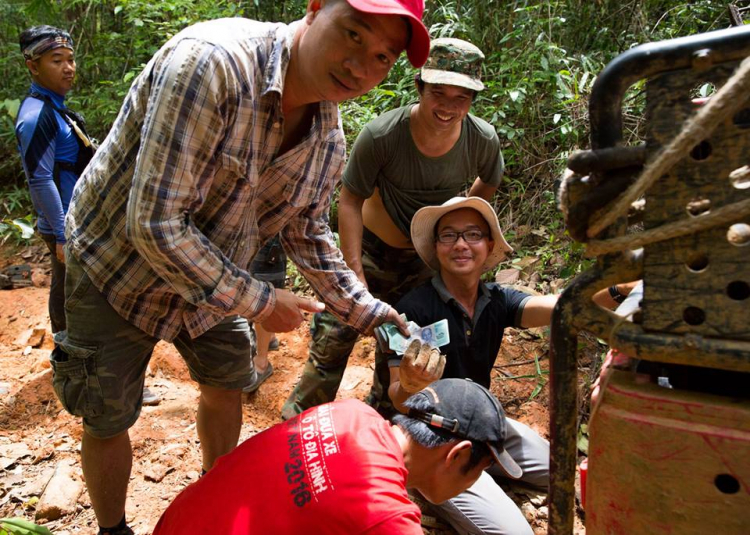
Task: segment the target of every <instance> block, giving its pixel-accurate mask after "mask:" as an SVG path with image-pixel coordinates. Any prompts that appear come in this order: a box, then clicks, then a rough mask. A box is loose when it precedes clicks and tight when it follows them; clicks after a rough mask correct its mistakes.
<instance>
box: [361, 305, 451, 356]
mask: <svg viewBox="0 0 750 535" xmlns="http://www.w3.org/2000/svg"><path fill="white" fill-rule="evenodd" d="M401 319H402V320H403V321H404V323H405V324H406V326H407V328H408V331H409V336H404V335H403V334H402V333H401V331H400V330H399V328H398V327H397V326H396V325H395V324H393V323H384V324H382V325H381V326H379V327H376V328H375V332H374V334H375V339H376V340H377V342H378V347H380V350H381V351H382V352H384V353H393V352H395V353H397V354H398V355H403V354H404V353H405V352H406V348H407V347H409V344H411V343H412V341H414V340H418V341H420V342H422V343H425V344H428V345H430V346H432V347H442V346H444V345H446V344H448V343H450V334H449V332H448V320H440V321H438V322H435V323H433V324H432V325H427V326H426V327H420V326H419V325H417V324H416V323H414V322H413V321H407V319H406V316H404V315H403V314H402V315H401Z"/></svg>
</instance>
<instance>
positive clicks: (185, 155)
mask: <svg viewBox="0 0 750 535" xmlns="http://www.w3.org/2000/svg"><path fill="white" fill-rule="evenodd" d="M151 77H152V88H151V92H150V95H149V102H148V109H147V113H146V118H145V122H144V125H143V129H142V132H141V148H140V151H139V153H138V157H137V163H136V168H135V174H134V176H133V184H132V190H131V192H130V200H129V202H128V209H127V219H126V231H127V233H128V237H129V239H130V240H131V241H132V243H133V245H134V247H135V248H136V250H137V251H138V252H139V253H140V254H141V255H142V256H143V257H144V258H145V259H146V261H147V262H148V263H149V265H150V266H151V267H152V268H153V270H154V271H156V273H157V274H158V275H159V276H160V277H161V278H163V279H164V280H165V281H167V282H168V283H169V284H170V285H171V286H172V287H173V288H174V290H175V291H176V292H177V293H179V294H180V295H181V296H182V297H183V298H184V299H185V300H186V301H188V302H189V303H192V304H193V305H195V306H197V307H199V308H201V309H204V310H207V311H209V312H212V313H216V314H221V315H229V314H239V315H242V316H246V317H253V318H254V319H256V320H263V319H265V318H266V317H267V316H268V315H269V314H270V313H271V311H272V310H273V307H274V304H275V294H274V292H273V291H272V290H271V287H270V285H269V284H268V283H264V282H261V281H258V280H255V279H253V278H252V277H250V275H249V274H248V273H247V272H246V271H245V270H242V269H240V268H239V267H237V266H236V265H234V264H233V263H232V262H231V261H230V260H229V259H227V258H226V257H225V256H224V255H223V254H222V252H221V251H220V250H219V249H218V248H217V247H216V246H215V245H213V244H212V243H211V242H210V241H209V240H208V238H207V237H206V236H205V235H204V234H203V233H201V231H200V230H199V229H198V228H197V226H196V225H195V222H194V221H193V220H192V218H191V215H192V214H193V213H194V212H196V211H197V210H198V209H199V208H200V207H201V206H202V204H203V202H204V200H205V199H206V197H207V196H208V195H209V190H210V188H211V185H212V180H213V178H214V173H215V171H216V163H215V162H216V160H217V157H216V154H217V152H218V150H219V149H220V147H221V143H222V140H223V138H224V136H225V134H226V132H227V128H228V125H229V124H231V122H232V120H233V119H234V117H235V114H236V112H237V106H238V102H239V99H240V95H239V94H238V91H239V90H240V89H239V88H241V87H242V84H241V83H239V82H238V81H237V80H235V78H236V74H235V73H234V72H233V70H232V68H231V65H230V63H229V61H228V60H227V58H226V57H225V55H224V53H223V51H222V50H221V49H220V48H218V47H215V46H213V45H210V44H207V43H205V42H204V41H202V40H200V39H183V40H180V41H178V42H177V43H176V44H175V46H174V47H173V48H171V49H170V48H167V49H163V55H162V57H160V58H157V59H156V61H155V63H154V65H153V69H152V71H151Z"/></svg>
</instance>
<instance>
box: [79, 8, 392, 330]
mask: <svg viewBox="0 0 750 535" xmlns="http://www.w3.org/2000/svg"><path fill="white" fill-rule="evenodd" d="M299 24H301V22H299V21H298V22H296V23H293V24H292V25H289V26H287V25H284V24H275V23H260V22H255V21H250V20H246V19H239V18H236V19H223V20H216V21H210V22H204V23H201V24H197V25H195V26H192V27H190V28H187V29H186V30H184V31H182V32H180V33H179V34H178V35H176V36H175V37H173V38H172V39H171V40H170V41H169V42H167V44H166V45H164V47H162V49H161V50H160V51H159V52H157V53H156V55H155V56H154V57H153V58H152V59H151V61H150V62H149V63H148V65H146V68H145V69H144V71H143V72H142V73H141V74H140V75H139V76H138V78H137V79H136V80H135V82H134V83H133V85H132V87H131V88H130V92H129V93H128V95H127V97H126V99H125V103H124V105H123V107H122V109H121V110H120V114H119V115H118V117H117V120H116V121H115V123H114V126H113V127H112V130H111V131H110V133H109V135H108V136H107V139H106V140H105V141H104V143H103V144H102V146H101V148H100V149H99V150H98V152H97V154H96V156H95V158H94V160H92V162H91V164H90V165H89V166H88V168H87V169H86V171H85V172H84V174H83V175H82V177H81V179H80V180H79V182H78V185H77V187H76V190H75V193H74V195H73V200H72V205H71V209H70V212H69V214H68V218H67V220H66V235H67V237H68V241H69V250H70V252H71V253H72V254H74V255H75V257H76V258H77V259H78V260H79V261H80V262H81V263H82V265H83V266H84V269H85V271H86V273H87V275H88V276H89V278H90V279H91V280H92V282H93V284H94V285H95V286H96V287H97V288H98V289H99V290H100V291H101V292H102V293H103V294H104V295H105V296H106V298H107V300H108V301H109V303H110V304H111V305H112V306H113V307H114V308H115V310H117V312H118V313H119V314H120V315H121V316H123V317H124V318H125V319H127V320H128V321H130V322H131V323H132V324H133V325H135V326H136V327H138V328H140V329H141V330H143V331H145V332H147V333H149V334H151V335H153V336H156V337H158V338H162V339H166V340H172V339H173V338H174V337H175V336H176V335H177V334H178V332H179V331H180V330H181V329H182V328H183V327H184V328H186V329H187V331H188V333H189V334H190V336H192V337H196V336H199V335H200V334H202V333H204V332H205V331H207V330H208V329H210V328H211V327H212V326H214V325H216V324H217V323H218V322H219V321H221V319H222V318H223V317H224V316H227V315H233V314H238V315H241V316H245V317H247V318H249V319H252V320H255V321H262V320H263V319H265V318H266V317H268V316H269V314H270V313H271V312H272V310H273V307H274V305H275V294H274V290H273V288H272V287H271V285H270V284H269V283H266V282H262V281H258V280H256V279H254V278H252V277H251V276H250V274H249V273H248V268H249V266H250V261H251V260H252V258H253V257H254V256H255V254H256V252H257V251H258V249H259V248H260V246H261V245H262V243H263V242H265V241H266V240H268V239H269V238H271V237H272V236H273V235H274V234H276V233H278V232H281V238H282V243H283V245H284V248H285V249H286V251H287V252H288V254H289V256H290V257H291V258H292V260H293V261H294V262H295V263H296V264H297V266H298V267H299V269H300V271H301V272H302V274H303V275H304V276H305V277H306V278H307V279H308V281H309V282H310V284H311V285H312V287H313V288H314V289H315V291H316V292H317V293H318V294H319V295H321V296H323V298H324V300H325V302H326V304H327V305H328V309H329V310H330V311H331V312H333V313H334V314H336V315H337V316H339V317H341V318H342V319H343V320H344V321H345V322H347V323H349V324H351V325H352V326H353V327H355V328H356V329H358V330H361V331H363V330H366V329H367V328H369V327H370V326H371V325H373V324H375V323H377V322H379V321H381V320H382V317H383V316H384V315H385V314H386V313H387V311H388V306H387V305H386V304H385V303H382V302H380V301H378V300H376V299H375V298H374V297H372V296H371V295H370V294H369V293H368V292H367V290H366V289H365V287H364V285H362V284H361V283H360V282H359V281H358V279H357V278H356V276H355V275H354V273H353V272H352V271H351V270H349V269H348V268H347V267H346V264H345V263H344V259H343V256H342V255H341V252H340V251H339V250H338V248H337V247H336V245H335V241H334V238H333V234H332V233H331V230H330V228H329V226H328V216H327V214H328V209H329V206H330V202H331V196H332V194H333V189H334V186H335V184H336V182H337V181H338V179H339V178H340V175H341V171H342V168H343V164H344V158H345V140H344V135H343V130H342V127H341V121H340V118H339V114H338V108H337V107H336V105H335V104H333V103H331V102H321V103H320V104H319V107H318V110H317V113H316V115H315V117H314V119H313V124H312V128H311V130H310V132H309V133H308V135H307V136H306V137H305V138H304V139H303V140H302V141H301V142H300V143H299V145H297V146H296V147H294V148H292V149H290V150H289V151H288V152H285V153H284V154H282V155H280V156H277V152H278V150H279V146H280V144H281V141H282V134H283V125H284V119H283V116H282V112H281V94H282V90H283V87H284V73H285V72H286V68H287V65H288V64H289V54H290V50H291V46H292V40H293V36H294V32H295V30H296V29H297V28H299Z"/></svg>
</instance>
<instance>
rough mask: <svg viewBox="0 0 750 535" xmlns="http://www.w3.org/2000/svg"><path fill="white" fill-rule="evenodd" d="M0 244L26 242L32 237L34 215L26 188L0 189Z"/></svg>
mask: <svg viewBox="0 0 750 535" xmlns="http://www.w3.org/2000/svg"><path fill="white" fill-rule="evenodd" d="M0 199H1V200H0V208H1V209H0V245H2V244H4V243H6V242H8V241H10V242H12V243H14V244H26V243H29V242H30V241H31V240H33V238H34V216H33V214H32V213H31V212H32V210H33V209H32V207H31V195H30V194H29V190H28V189H27V188H23V187H21V188H19V187H10V188H5V189H3V190H0Z"/></svg>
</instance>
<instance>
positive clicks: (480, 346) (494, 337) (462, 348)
mask: <svg viewBox="0 0 750 535" xmlns="http://www.w3.org/2000/svg"><path fill="white" fill-rule="evenodd" d="M478 292H479V297H478V298H477V302H476V304H475V305H474V318H473V319H472V318H469V314H468V313H467V312H466V310H465V309H464V307H463V306H461V305H460V304H459V302H458V301H456V299H455V298H454V297H453V296H452V295H451V294H450V293H449V292H448V290H447V289H446V287H445V284H443V281H442V279H441V278H440V275H436V276H435V277H433V279H432V280H431V281H429V282H427V283H425V284H423V285H422V286H419V287H417V288H415V289H414V290H412V291H410V292H409V293H408V294H406V295H405V296H404V297H403V299H401V300H400V301H399V302H398V303H397V304H396V307H395V308H396V310H398V311H399V312H401V313H404V314H406V318H407V319H408V320H410V321H413V322H415V323H416V324H417V325H420V326H422V327H424V326H425V325H430V324H431V323H435V322H436V321H440V320H442V319H447V320H448V328H449V332H450V338H451V341H450V343H449V344H448V345H446V346H443V347H441V348H440V351H441V352H442V353H443V354H444V355H445V356H446V359H445V371H444V372H443V378H453V377H455V378H461V379H467V378H468V379H471V380H472V381H474V382H476V383H479V384H481V385H484V386H485V387H487V388H489V386H490V373H491V371H492V366H493V365H494V363H495V359H496V358H497V353H498V351H500V344H501V343H502V341H503V333H504V331H505V328H506V327H518V326H520V324H521V315H522V313H523V308H524V306H525V305H526V302H527V301H528V300H529V299H530V298H531V296H530V295H529V294H527V293H523V292H520V291H518V290H512V289H509V288H503V287H501V286H500V285H498V284H496V283H490V284H485V283H482V282H480V283H479V289H478ZM389 357H391V356H389ZM400 360H401V357H400V356H398V355H395V356H393V357H391V358H389V361H388V363H389V365H390V366H398V365H399V362H400Z"/></svg>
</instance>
